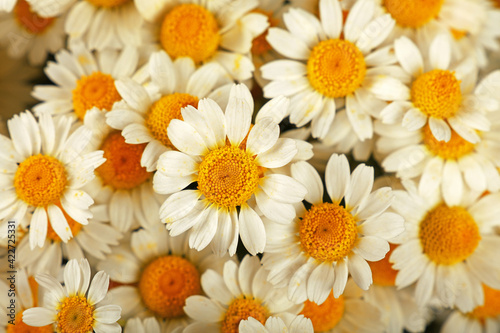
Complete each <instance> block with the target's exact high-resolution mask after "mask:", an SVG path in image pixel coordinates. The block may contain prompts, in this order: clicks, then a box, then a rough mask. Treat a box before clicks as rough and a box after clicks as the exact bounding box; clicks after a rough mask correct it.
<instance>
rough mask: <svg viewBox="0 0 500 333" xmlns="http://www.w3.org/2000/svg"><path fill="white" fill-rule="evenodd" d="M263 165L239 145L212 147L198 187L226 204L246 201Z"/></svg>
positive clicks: (254, 187)
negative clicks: (256, 161) (256, 162)
mask: <svg viewBox="0 0 500 333" xmlns="http://www.w3.org/2000/svg"><path fill="white" fill-rule="evenodd" d="M259 177H260V173H259V168H258V166H257V164H255V161H254V158H253V157H251V156H249V155H248V154H247V153H246V152H245V151H243V150H242V149H240V148H238V147H233V146H230V145H228V146H224V147H222V148H218V149H215V150H212V151H211V152H210V153H208V154H207V155H206V156H205V157H204V158H203V161H202V162H201V163H200V169H199V172H198V189H199V190H200V191H201V192H202V193H203V194H204V195H205V197H206V198H207V199H208V200H209V201H210V202H213V203H215V204H217V205H219V206H222V207H236V206H241V205H242V204H243V203H245V202H246V201H247V200H248V199H250V197H251V196H252V194H253V193H254V192H255V190H256V189H257V186H258V185H259Z"/></svg>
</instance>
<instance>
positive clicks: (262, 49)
mask: <svg viewBox="0 0 500 333" xmlns="http://www.w3.org/2000/svg"><path fill="white" fill-rule="evenodd" d="M253 12H254V13H259V14H263V15H266V16H267V21H268V22H269V28H271V27H276V26H277V25H278V24H279V20H278V19H276V18H274V17H273V13H272V12H266V11H264V10H262V9H255V10H253ZM269 28H268V29H269ZM268 29H266V31H264V32H263V33H261V34H260V35H258V36H257V37H255V38H254V39H253V41H252V49H251V50H252V51H251V52H252V54H253V55H255V56H261V55H263V54H265V53H267V52H269V51H271V50H272V49H273V47H272V46H271V44H269V42H268V41H267V39H266V37H267V33H268V31H269V30H268Z"/></svg>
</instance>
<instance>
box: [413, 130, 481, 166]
mask: <svg viewBox="0 0 500 333" xmlns="http://www.w3.org/2000/svg"><path fill="white" fill-rule="evenodd" d="M423 137H424V144H425V146H426V147H427V149H428V150H429V151H430V152H431V154H433V155H434V156H439V157H441V158H444V159H458V158H460V157H462V156H465V155H467V154H469V153H471V152H472V151H473V150H474V148H475V147H476V145H475V144H474V143H470V142H469V141H467V140H465V139H463V138H462V137H461V136H460V135H458V134H457V133H456V132H455V131H454V130H451V138H450V141H448V142H445V141H438V140H437V139H436V138H435V137H434V134H432V132H431V129H430V127H429V125H426V126H425V127H424V129H423Z"/></svg>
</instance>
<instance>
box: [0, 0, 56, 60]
mask: <svg viewBox="0 0 500 333" xmlns="http://www.w3.org/2000/svg"><path fill="white" fill-rule="evenodd" d="M14 3H15V1H14ZM0 6H1V4H0ZM63 25H64V17H63V16H51V17H41V16H39V15H38V14H37V13H36V12H35V11H33V9H32V8H31V6H30V4H29V3H28V2H27V1H26V0H18V1H17V3H15V7H14V9H13V10H12V13H1V12H0V44H2V45H6V46H7V52H8V53H9V55H10V56H11V57H14V58H20V57H22V56H24V55H26V54H27V55H28V60H29V62H30V64H31V65H41V64H42V63H43V62H44V61H45V59H46V58H47V55H48V54H49V53H55V52H57V51H59V50H60V49H61V48H63V47H64V39H65V35H64V30H63Z"/></svg>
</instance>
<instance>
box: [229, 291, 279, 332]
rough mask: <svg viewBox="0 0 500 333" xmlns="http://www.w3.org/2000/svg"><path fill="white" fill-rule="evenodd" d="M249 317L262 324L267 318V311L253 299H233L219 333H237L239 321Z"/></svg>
mask: <svg viewBox="0 0 500 333" xmlns="http://www.w3.org/2000/svg"><path fill="white" fill-rule="evenodd" d="M249 317H252V318H254V319H256V320H258V321H259V322H260V323H261V324H264V323H265V322H266V319H267V318H268V317H269V311H268V310H267V309H266V308H265V307H264V306H263V305H262V304H261V303H260V302H258V301H257V300H255V299H249V298H238V299H235V300H234V301H233V302H232V303H231V304H230V305H229V308H228V309H227V311H226V315H225V317H224V320H223V321H222V326H221V330H220V331H221V333H238V326H239V324H240V321H242V320H247V319H248V318H249Z"/></svg>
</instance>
